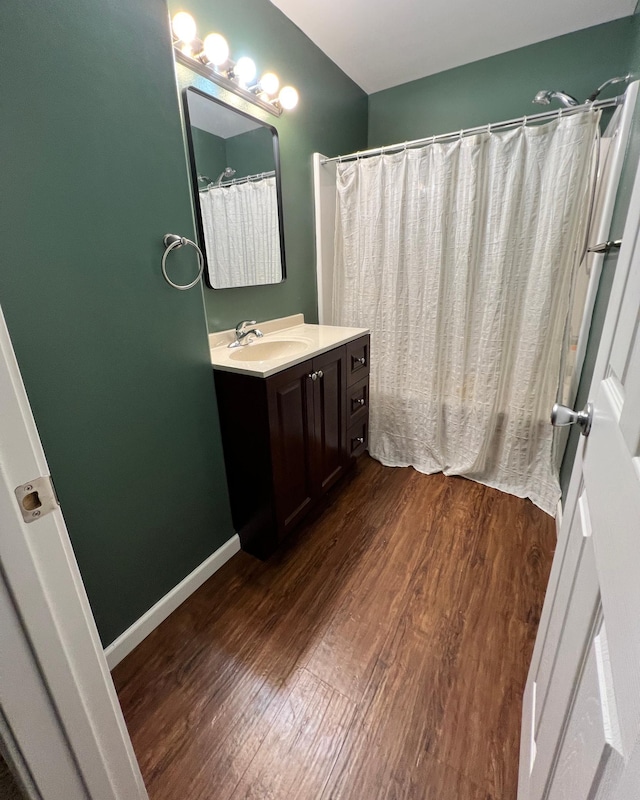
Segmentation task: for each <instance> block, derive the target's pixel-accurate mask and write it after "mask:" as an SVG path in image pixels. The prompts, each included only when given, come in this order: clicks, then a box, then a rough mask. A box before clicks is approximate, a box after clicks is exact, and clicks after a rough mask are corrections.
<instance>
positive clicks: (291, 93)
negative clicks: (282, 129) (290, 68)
mask: <svg viewBox="0 0 640 800" xmlns="http://www.w3.org/2000/svg"><path fill="white" fill-rule="evenodd" d="M278 100H279V101H280V105H281V106H282V108H286V109H287V111H291V109H292V108H295V107H296V106H297V105H298V92H297V91H296V90H295V89H294V88H293V86H283V87H282V89H280V94H279V95H278Z"/></svg>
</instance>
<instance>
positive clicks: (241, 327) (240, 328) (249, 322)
mask: <svg viewBox="0 0 640 800" xmlns="http://www.w3.org/2000/svg"><path fill="white" fill-rule="evenodd" d="M255 324H256V321H255V319H243V320H242V322H239V323H238V324H237V325H236V333H242V331H243V330H244V326H245V325H255Z"/></svg>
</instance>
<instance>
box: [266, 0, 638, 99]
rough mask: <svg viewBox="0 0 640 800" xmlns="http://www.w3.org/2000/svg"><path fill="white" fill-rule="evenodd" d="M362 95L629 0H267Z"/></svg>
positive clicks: (622, 10)
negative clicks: (324, 55) (326, 57)
mask: <svg viewBox="0 0 640 800" xmlns="http://www.w3.org/2000/svg"><path fill="white" fill-rule="evenodd" d="M271 2H272V3H273V4H274V5H275V6H277V7H278V8H279V9H280V10H281V11H282V12H283V13H284V14H286V16H287V17H289V19H290V20H292V22H294V23H295V24H296V25H297V26H298V27H299V28H300V29H301V30H302V31H304V33H306V34H307V36H308V37H309V38H310V39H311V40H312V41H313V42H315V44H317V45H318V47H319V48H320V49H321V50H323V51H324V52H325V53H326V54H327V55H328V56H329V58H330V59H331V60H332V61H334V62H335V63H336V64H337V65H338V66H339V67H340V68H341V69H342V71H343V72H346V73H347V75H349V77H351V78H352V79H353V80H354V81H355V82H356V83H357V84H358V85H359V86H361V87H362V88H363V89H364V90H365V92H367V94H371V93H372V92H378V91H380V90H381V89H388V88H389V87H391V86H398V85H399V84H401V83H406V82H407V81H412V80H415V79H416V78H423V77H425V76H426V75H433V74H434V73H436V72H442V70H445V69H451V68H452V67H458V66H460V65H461V64H468V63H470V62H471V61H477V60H479V59H481V58H487V57H488V56H494V55H497V54H498V53H505V52H507V51H508V50H515V49H516V48H518V47H524V46H525V45H528V44H534V43H535V42H541V41H544V40H545V39H551V38H553V37H554V36H561V35H562V34H564V33H570V32H571V31H577V30H581V29H582V28H588V27H590V26H591V25H599V24H600V23H602V22H609V21H610V20H613V19H618V18H619V17H625V16H627V15H629V14H632V13H633V11H634V8H635V5H636V0H484V2H483V1H482V0H271Z"/></svg>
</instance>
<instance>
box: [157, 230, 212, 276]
mask: <svg viewBox="0 0 640 800" xmlns="http://www.w3.org/2000/svg"><path fill="white" fill-rule="evenodd" d="M162 241H163V242H164V246H165V248H166V249H165V251H164V254H163V256H162V274H163V275H164V279H165V281H166V282H167V283H168V284H169V286H173V288H174V289H180V290H183V289H191V288H192V287H193V286H195V285H196V283H198V281H199V280H200V278H201V276H202V270H203V269H204V256H203V255H202V250H201V249H200V248H199V247H198V245H197V244H196V243H195V242H192V241H191V239H186V238H185V237H184V236H178V235H177V234H175V233H165V235H164V236H163V237H162ZM186 244H190V245H191V247H195V249H196V253H197V254H198V274H197V275H196V277H195V279H194V280H192V281H191V283H186V284H185V285H184V286H182V285H180V284H179V283H174V282H173V281H172V280H171V278H170V277H169V276H168V275H167V256H168V255H169V253H170V252H171V251H172V250H176V249H177V248H178V247H183V246H184V245H186Z"/></svg>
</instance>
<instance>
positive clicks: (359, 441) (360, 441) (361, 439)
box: [351, 436, 364, 445]
mask: <svg viewBox="0 0 640 800" xmlns="http://www.w3.org/2000/svg"><path fill="white" fill-rule="evenodd" d="M351 441H352V442H355V443H356V445H359V444H364V436H356V438H355V439H352V440H351Z"/></svg>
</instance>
